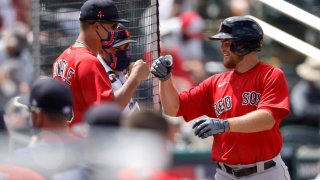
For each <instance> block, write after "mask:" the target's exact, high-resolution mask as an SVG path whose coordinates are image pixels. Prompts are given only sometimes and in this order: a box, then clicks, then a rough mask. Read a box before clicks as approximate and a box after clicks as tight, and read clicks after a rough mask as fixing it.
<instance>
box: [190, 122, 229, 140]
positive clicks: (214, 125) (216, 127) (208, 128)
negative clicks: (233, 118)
mask: <svg viewBox="0 0 320 180" xmlns="http://www.w3.org/2000/svg"><path fill="white" fill-rule="evenodd" d="M192 129H194V135H195V136H198V137H200V138H202V139H204V138H207V137H209V136H213V135H216V134H221V133H224V132H228V131H229V129H230V127H229V123H228V121H227V120H222V119H216V118H205V119H199V120H197V121H196V123H194V124H193V126H192Z"/></svg>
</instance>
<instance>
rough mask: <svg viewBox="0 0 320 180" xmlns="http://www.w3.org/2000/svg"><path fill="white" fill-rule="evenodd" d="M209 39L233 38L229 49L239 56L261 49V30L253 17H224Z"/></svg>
mask: <svg viewBox="0 0 320 180" xmlns="http://www.w3.org/2000/svg"><path fill="white" fill-rule="evenodd" d="M209 39H211V40H221V39H234V41H233V42H232V43H231V45H230V50H231V51H232V52H233V53H235V54H237V55H239V56H244V55H246V54H248V53H249V52H251V51H260V50H261V46H262V40H263V31H262V28H261V27H260V25H259V24H258V23H257V22H256V21H254V20H253V19H251V18H248V17H241V16H234V17H230V18H227V19H225V20H224V21H223V22H222V23H221V25H220V29H219V33H218V34H216V35H213V36H211V37H209Z"/></svg>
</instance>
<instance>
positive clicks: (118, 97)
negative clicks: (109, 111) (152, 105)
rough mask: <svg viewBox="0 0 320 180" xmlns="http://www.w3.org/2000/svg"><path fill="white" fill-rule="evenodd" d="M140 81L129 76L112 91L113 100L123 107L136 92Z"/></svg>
mask: <svg viewBox="0 0 320 180" xmlns="http://www.w3.org/2000/svg"><path fill="white" fill-rule="evenodd" d="M140 82H141V81H139V80H137V79H134V78H130V77H129V78H128V79H127V81H126V82H125V83H124V84H123V86H122V87H121V88H120V89H118V90H117V91H116V92H114V97H115V102H116V103H118V104H119V105H120V106H121V107H122V108H125V107H126V106H127V105H128V103H129V102H130V99H131V98H132V96H133V95H134V93H135V92H136V89H137V88H138V86H139V84H140Z"/></svg>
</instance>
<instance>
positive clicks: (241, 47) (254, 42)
mask: <svg viewBox="0 0 320 180" xmlns="http://www.w3.org/2000/svg"><path fill="white" fill-rule="evenodd" d="M261 43H262V39H249V40H247V39H246V40H241V39H237V40H235V41H234V42H232V43H231V45H230V50H231V51H232V52H233V53H235V54H236V55H238V56H244V55H246V54H248V53H249V52H251V51H260V50H261Z"/></svg>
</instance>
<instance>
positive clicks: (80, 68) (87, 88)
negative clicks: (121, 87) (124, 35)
mask: <svg viewBox="0 0 320 180" xmlns="http://www.w3.org/2000/svg"><path fill="white" fill-rule="evenodd" d="M52 77H53V78H54V79H59V80H61V81H64V82H65V83H66V84H68V85H69V86H70V88H71V91H72V95H73V101H74V102H73V113H74V117H73V119H72V121H71V126H72V125H74V124H76V123H79V122H82V121H83V114H84V113H85V111H86V110H87V109H88V108H89V107H90V106H91V105H94V104H100V103H101V102H103V101H111V100H113V91H112V86H111V82H110V80H109V77H108V74H107V73H106V71H105V70H104V68H103V66H102V64H101V63H100V62H99V60H98V58H97V57H96V55H95V54H93V53H92V52H91V51H89V50H88V49H87V48H83V47H72V46H70V47H69V48H67V49H66V50H65V51H64V52H63V53H62V54H61V55H60V56H59V57H58V58H57V59H56V60H55V62H54V63H53V69H52Z"/></svg>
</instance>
